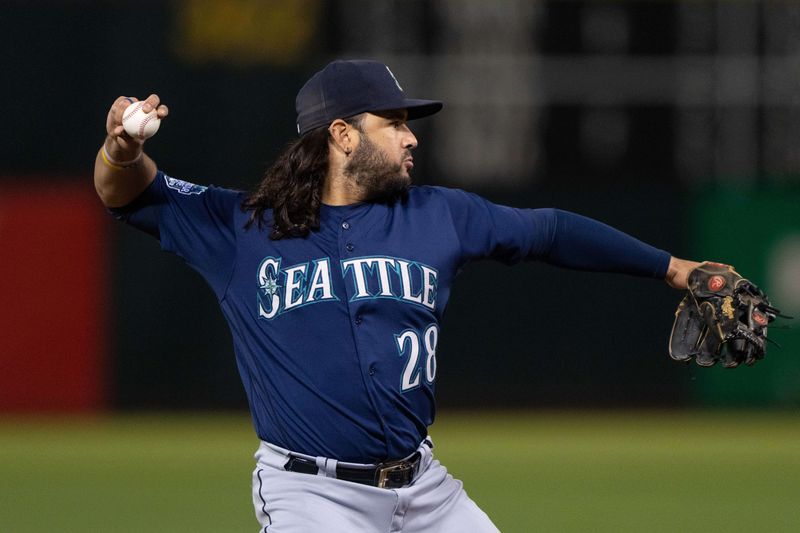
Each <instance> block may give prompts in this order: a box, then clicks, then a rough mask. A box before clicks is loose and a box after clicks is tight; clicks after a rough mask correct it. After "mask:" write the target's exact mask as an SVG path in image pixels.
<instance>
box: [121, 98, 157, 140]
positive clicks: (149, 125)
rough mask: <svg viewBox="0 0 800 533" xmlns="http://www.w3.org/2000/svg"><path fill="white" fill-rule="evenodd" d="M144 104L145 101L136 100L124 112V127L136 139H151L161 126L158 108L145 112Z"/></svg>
mask: <svg viewBox="0 0 800 533" xmlns="http://www.w3.org/2000/svg"><path fill="white" fill-rule="evenodd" d="M143 106H144V102H134V103H132V104H131V105H129V106H128V107H126V108H125V112H124V113H123V114H122V127H123V128H125V131H126V132H127V133H128V135H130V136H131V137H133V138H134V139H140V140H144V139H149V138H150V137H152V136H153V135H155V134H156V132H157V131H158V128H159V126H161V119H160V118H158V115H157V114H156V110H155V109H153V110H152V111H150V112H149V113H145V112H144V111H142V107H143Z"/></svg>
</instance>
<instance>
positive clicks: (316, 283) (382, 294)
mask: <svg viewBox="0 0 800 533" xmlns="http://www.w3.org/2000/svg"><path fill="white" fill-rule="evenodd" d="M281 263H282V258H280V257H265V258H264V259H263V260H262V261H261V264H260V265H259V267H258V287H259V291H258V316H259V317H260V318H264V319H267V320H271V319H273V318H275V317H276V316H279V315H282V314H283V313H285V312H287V311H291V310H293V309H297V308H300V307H303V306H305V305H310V304H314V303H318V302H327V301H338V300H339V298H338V296H336V294H335V293H334V291H333V285H332V283H331V275H332V274H331V261H330V258H328V257H323V258H320V259H315V260H314V261H312V262H311V263H310V264H309V263H300V264H298V265H293V266H290V267H286V268H282V266H281ZM341 272H342V276H343V277H344V278H345V280H348V279H349V280H350V281H352V283H353V289H354V294H353V296H352V297H351V298H350V301H351V302H352V301H356V300H363V299H369V298H392V299H395V300H399V301H402V302H407V303H411V304H416V305H421V306H423V307H426V308H428V309H431V310H433V309H435V308H436V290H437V277H438V275H439V273H438V272H437V270H436V269H435V268H432V267H429V266H427V265H424V264H422V263H418V262H416V261H409V260H407V259H400V258H397V257H385V256H377V257H357V258H354V259H348V260H343V261H341Z"/></svg>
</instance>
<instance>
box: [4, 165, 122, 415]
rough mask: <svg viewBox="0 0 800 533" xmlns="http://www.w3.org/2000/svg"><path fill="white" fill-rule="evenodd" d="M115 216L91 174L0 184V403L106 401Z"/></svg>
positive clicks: (58, 406) (72, 406)
mask: <svg viewBox="0 0 800 533" xmlns="http://www.w3.org/2000/svg"><path fill="white" fill-rule="evenodd" d="M4 181H5V180H4ZM62 181H63V180H62ZM5 183H8V181H5ZM109 218H110V217H108V215H106V213H105V211H104V209H103V207H102V205H101V204H100V201H99V200H98V199H97V196H96V195H95V193H94V189H93V186H92V183H91V178H82V179H80V180H77V179H76V180H75V183H74V184H69V183H58V184H52V183H47V182H43V181H40V180H37V181H35V182H34V183H22V181H21V180H19V181H18V182H15V184H14V185H10V186H9V185H7V184H6V185H4V184H0V298H2V304H0V410H2V411H86V410H96V409H99V408H102V407H103V406H104V405H105V402H106V387H105V382H106V367H107V365H106V352H107V350H106V339H107V338H108V336H107V334H106V326H107V322H108V319H107V316H108V309H107V307H106V303H107V302H108V301H109V299H108V297H107V294H108V291H109V281H108V280H109V277H108V275H107V253H106V247H107V240H106V238H107V233H108V231H107V230H108V228H109V224H110V221H109Z"/></svg>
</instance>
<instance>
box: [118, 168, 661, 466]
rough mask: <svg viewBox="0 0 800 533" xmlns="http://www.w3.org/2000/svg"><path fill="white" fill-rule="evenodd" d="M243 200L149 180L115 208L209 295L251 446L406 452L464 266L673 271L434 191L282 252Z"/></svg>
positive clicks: (627, 243)
mask: <svg viewBox="0 0 800 533" xmlns="http://www.w3.org/2000/svg"><path fill="white" fill-rule="evenodd" d="M243 199H244V193H242V192H238V191H232V190H227V189H222V188H217V187H213V186H212V187H204V186H200V185H194V184H192V183H188V182H185V181H181V180H176V179H174V178H171V177H169V176H167V175H166V174H164V173H163V172H159V173H158V175H157V176H156V179H155V181H154V182H153V183H152V184H151V185H150V186H149V187H148V189H147V190H145V191H144V192H143V193H142V194H141V195H140V197H139V198H137V199H136V200H135V201H134V202H133V203H131V204H130V205H129V206H126V207H125V208H122V209H115V210H112V211H113V212H114V213H115V214H116V215H117V217H118V218H121V219H123V220H125V221H126V222H128V223H129V224H132V225H133V226H135V227H138V228H140V229H142V230H144V231H146V232H148V233H150V234H151V235H153V236H155V237H157V238H158V239H159V241H160V243H161V246H162V248H163V249H164V250H167V251H170V252H174V253H176V254H178V255H179V256H181V257H182V258H183V259H184V260H185V261H186V262H187V263H188V264H189V265H190V266H191V267H192V268H194V269H195V270H197V271H198V272H199V273H200V274H201V275H202V276H203V277H204V278H205V279H206V281H207V282H208V283H209V285H210V286H211V288H212V289H213V291H214V293H215V294H216V296H217V298H218V300H219V303H220V306H221V309H222V312H223V314H224V316H225V318H226V320H227V322H228V325H229V327H230V329H231V332H232V336H233V342H234V351H235V354H236V361H237V365H238V369H239V373H240V375H241V378H242V383H243V385H244V388H245V392H246V394H247V397H248V400H249V405H250V411H251V414H252V418H253V424H254V426H255V430H256V433H257V434H258V437H259V438H260V439H262V440H264V441H267V442H271V443H273V444H276V445H278V446H281V447H283V448H287V449H290V450H294V451H297V452H301V453H305V454H308V455H314V456H326V457H333V458H336V459H338V460H340V461H350V462H362V463H370V462H376V461H381V460H387V459H397V458H400V457H405V456H406V455H408V454H410V453H412V452H413V451H414V450H415V449H416V447H417V446H418V444H419V442H420V441H421V440H422V439H423V438H424V437H425V435H426V434H427V428H428V426H429V425H430V424H431V423H432V422H433V419H434V414H435V403H434V384H435V381H436V374H437V361H436V349H437V343H438V340H439V336H440V330H439V324H440V321H441V319H442V315H443V313H444V310H445V307H446V306H447V301H448V299H449V297H450V288H451V286H452V283H453V281H454V278H455V276H456V274H457V273H458V271H459V270H460V269H461V267H462V266H463V265H464V264H465V263H466V262H468V261H470V260H475V259H480V258H494V259H498V260H501V261H504V262H507V263H513V262H516V261H519V260H522V259H542V260H545V261H548V262H552V263H555V264H559V265H563V266H567V267H572V268H580V269H592V270H608V271H617V272H627V273H630V274H636V275H644V276H652V277H661V278H663V277H664V275H665V273H666V269H667V264H668V262H669V254H667V253H666V252H663V251H661V250H657V249H655V248H652V247H650V246H649V245H646V244H644V243H641V242H640V241H637V240H636V239H633V238H632V237H629V236H627V235H625V234H623V233H621V232H618V231H616V230H613V229H612V228H609V227H608V226H605V225H603V224H601V223H599V222H596V221H592V220H590V219H587V218H585V217H580V216H578V215H574V214H571V213H566V212H563V211H557V210H553V209H513V208H509V207H503V206H498V205H495V204H492V203H490V202H488V201H486V200H484V199H483V198H481V197H479V196H476V195H474V194H470V193H466V192H463V191H459V190H455V189H447V188H442V187H412V188H411V189H410V191H409V194H408V198H407V199H406V200H405V201H398V202H396V203H394V204H392V205H385V204H370V203H360V204H354V205H350V206H338V207H334V206H327V205H323V206H322V208H321V212H320V229H319V230H318V231H313V232H311V234H310V235H309V236H308V237H305V238H287V239H281V240H277V241H273V240H270V239H269V236H268V235H269V233H268V230H267V229H265V230H259V229H258V228H257V227H255V226H254V227H252V228H251V229H249V230H245V225H246V223H247V220H248V217H249V213H245V212H243V211H242V209H241V207H240V206H241V203H242V201H243ZM270 217H271V213H270V212H269V211H267V213H266V224H265V228H270V227H271V222H270V220H269V219H270Z"/></svg>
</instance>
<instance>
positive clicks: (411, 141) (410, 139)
mask: <svg viewBox="0 0 800 533" xmlns="http://www.w3.org/2000/svg"><path fill="white" fill-rule="evenodd" d="M404 127H405V130H406V132H405V133H406V134H405V136H404V137H403V148H405V149H406V150H413V149H414V148H416V147H417V137H416V136H415V135H414V133H413V132H412V131H411V129H410V128H409V127H408V125H407V124H406V125H405V126H404Z"/></svg>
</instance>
